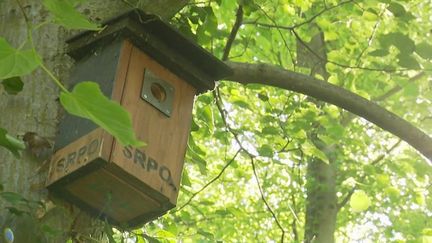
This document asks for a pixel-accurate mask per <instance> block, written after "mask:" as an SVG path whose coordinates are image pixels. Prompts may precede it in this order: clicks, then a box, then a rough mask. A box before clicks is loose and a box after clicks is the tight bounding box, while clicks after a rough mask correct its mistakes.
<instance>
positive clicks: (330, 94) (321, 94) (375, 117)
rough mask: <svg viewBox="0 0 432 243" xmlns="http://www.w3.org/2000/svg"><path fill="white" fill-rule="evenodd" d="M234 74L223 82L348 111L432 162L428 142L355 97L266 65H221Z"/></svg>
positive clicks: (391, 115) (406, 125)
mask: <svg viewBox="0 0 432 243" xmlns="http://www.w3.org/2000/svg"><path fill="white" fill-rule="evenodd" d="M225 63H226V64H228V65H229V66H230V67H231V68H232V69H233V70H234V73H233V75H231V76H230V77H227V78H226V79H227V80H230V81H234V82H239V83H242V84H250V83H259V84H264V85H270V86H274V87H279V88H282V89H286V90H291V91H295V92H299V93H302V94H305V95H308V96H310V97H313V98H316V99H318V100H321V101H324V102H327V103H330V104H333V105H336V106H338V107H341V108H343V109H345V110H347V111H350V112H352V113H354V114H356V115H358V116H360V117H363V118H365V119H366V120H368V121H370V122H372V123H374V124H375V125H377V126H379V127H381V128H382V129H384V130H387V131H389V132H391V133H393V134H394V135H396V136H398V137H399V138H401V139H402V140H404V141H405V142H407V143H408V144H410V145H411V146H412V147H414V148H415V149H416V150H417V151H418V152H420V153H421V154H422V155H424V156H425V157H426V158H427V159H428V160H429V161H432V138H431V137H429V136H428V135H427V134H426V133H424V132H423V131H421V130H420V129H419V128H417V127H415V126H413V125H412V124H411V123H409V122H408V121H406V120H404V119H402V118H401V117H399V116H397V115H396V114H394V113H392V112H390V111H388V110H386V109H385V108H383V107H381V106H379V105H377V104H376V103H375V102H373V101H369V100H367V99H365V98H363V97H361V96H359V95H357V94H355V93H352V92H350V91H348V90H346V89H343V88H340V87H338V86H335V85H333V84H330V83H327V82H324V81H322V80H319V79H316V78H313V77H309V76H307V75H303V74H300V73H296V72H292V71H289V70H285V69H283V68H280V67H276V66H273V65H269V64H252V63H238V62H230V61H227V62H225Z"/></svg>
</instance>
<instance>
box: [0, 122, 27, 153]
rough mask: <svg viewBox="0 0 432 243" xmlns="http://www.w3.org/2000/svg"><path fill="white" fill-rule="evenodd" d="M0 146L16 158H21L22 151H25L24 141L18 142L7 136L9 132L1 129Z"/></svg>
mask: <svg viewBox="0 0 432 243" xmlns="http://www.w3.org/2000/svg"><path fill="white" fill-rule="evenodd" d="M0 146H2V147H5V148H6V149H8V150H9V151H10V152H11V153H12V154H13V155H15V157H19V156H20V153H19V151H20V150H23V149H25V144H24V142H23V141H21V140H18V139H16V138H14V137H12V136H10V135H8V134H7V131H6V130H5V129H3V128H1V127H0Z"/></svg>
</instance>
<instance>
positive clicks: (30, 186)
mask: <svg viewBox="0 0 432 243" xmlns="http://www.w3.org/2000/svg"><path fill="white" fill-rule="evenodd" d="M20 2H21V3H22V5H23V6H24V9H25V11H26V13H27V15H28V16H29V18H30V19H31V20H32V22H33V23H34V24H38V23H41V22H43V21H45V20H47V18H49V14H48V13H47V11H46V10H45V9H44V8H43V6H42V4H41V2H42V1H34V0H20ZM126 2H127V1H122V0H89V1H87V2H86V3H85V4H82V5H81V6H79V9H80V10H81V12H82V13H84V14H86V15H87V16H89V17H90V18H91V19H93V20H95V21H101V20H104V19H107V18H110V17H113V16H115V15H118V14H120V13H122V12H124V11H126V10H127V9H128V8H130V7H131V5H130V4H127V3H126ZM129 2H133V4H136V5H137V6H139V7H140V8H142V9H144V10H145V11H147V12H152V13H156V14H158V15H160V16H161V17H163V18H169V17H170V16H172V15H173V14H175V13H176V12H177V11H178V10H179V9H181V8H182V7H183V6H184V5H185V4H186V3H187V2H188V1H187V0H161V1H150V0H146V1H142V0H141V1H129ZM76 32H77V31H68V30H65V29H63V28H62V27H59V26H57V25H52V24H49V25H45V26H43V27H42V28H40V29H39V30H38V31H35V32H34V41H35V44H36V47H37V49H38V51H39V53H40V54H41V56H42V57H43V61H44V62H45V63H46V64H47V66H48V67H49V68H50V69H51V70H53V71H54V73H55V74H56V75H57V76H58V77H59V78H60V79H61V80H67V76H68V73H69V69H70V68H71V67H72V61H71V59H70V58H68V57H67V56H66V55H65V40H66V39H67V38H68V37H70V36H71V35H73V34H74V33H76ZM0 36H2V37H4V38H5V39H6V40H7V41H8V42H10V43H11V44H12V45H14V46H15V47H18V46H19V45H20V44H21V43H23V42H24V40H25V39H26V28H25V22H24V18H23V15H22V13H21V11H20V9H19V7H18V5H17V3H16V0H3V1H0ZM23 80H24V83H25V85H24V90H23V91H22V92H21V93H19V94H18V95H16V96H12V95H6V94H5V93H4V92H1V93H0V111H1V115H0V127H3V128H5V129H7V130H8V132H9V133H10V134H11V135H21V136H22V135H23V134H25V133H26V132H35V133H37V134H38V135H39V136H42V137H45V138H47V139H48V141H50V142H51V143H52V141H53V140H54V138H55V136H56V127H57V123H58V118H59V116H61V113H60V112H59V111H60V108H59V102H58V99H57V98H58V94H59V90H58V88H57V87H56V85H54V83H53V82H52V81H51V80H50V79H49V78H48V76H47V75H45V74H44V73H43V72H42V71H41V70H37V71H35V72H34V73H32V74H31V75H28V76H27V77H24V79H23ZM50 152H51V151H48V152H47V153H45V156H42V158H41V157H39V158H36V157H35V156H33V155H31V153H30V152H29V151H26V152H24V154H23V157H22V158H20V159H16V158H14V157H13V156H12V154H11V153H9V152H8V151H7V150H5V149H3V148H1V149H0V158H1V160H0V184H2V185H3V187H4V191H10V192H17V193H19V194H21V195H23V196H25V197H26V198H27V199H30V200H36V201H40V200H44V201H45V202H46V201H48V200H50V199H49V198H48V193H47V191H46V190H45V189H44V187H43V184H44V182H45V176H46V175H45V173H46V171H44V170H40V171H38V168H39V167H40V166H41V164H42V161H43V160H44V159H45V158H47V155H49V153H50ZM61 204H62V203H57V204H56V206H55V207H51V206H50V207H49V210H48V211H47V212H43V210H42V211H32V210H35V208H33V209H32V210H30V214H31V215H22V216H20V217H17V216H16V215H13V214H10V213H9V212H8V211H7V210H6V209H5V206H9V205H6V204H5V202H4V201H3V200H1V199H0V232H2V231H3V228H4V227H10V228H11V229H12V230H13V231H14V232H15V237H16V240H15V242H18V243H19V242H65V239H66V238H67V237H68V235H70V234H74V235H75V236H76V239H79V238H80V239H82V240H83V241H85V242H88V241H89V238H87V240H85V239H86V237H96V238H98V237H100V230H99V233H98V232H97V231H98V230H95V229H96V228H94V227H93V226H92V220H90V219H89V218H87V216H86V215H85V214H84V213H81V212H79V210H77V209H74V208H72V207H70V206H69V205H61ZM47 205H52V204H47ZM34 216H35V217H34ZM44 225H47V226H49V227H50V228H52V229H55V230H58V232H52V234H51V237H50V238H46V236H44V233H46V229H47V227H46V226H44ZM43 227H45V231H44V228H43ZM84 229H85V230H84ZM98 229H99V228H98ZM91 232H93V233H91ZM94 232H96V233H94ZM45 235H46V234H45Z"/></svg>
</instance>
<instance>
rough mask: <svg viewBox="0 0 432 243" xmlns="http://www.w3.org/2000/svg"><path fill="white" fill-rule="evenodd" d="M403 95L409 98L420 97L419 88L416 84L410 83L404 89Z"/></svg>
mask: <svg viewBox="0 0 432 243" xmlns="http://www.w3.org/2000/svg"><path fill="white" fill-rule="evenodd" d="M403 94H404V95H405V96H409V97H417V96H418V95H419V87H418V86H417V84H415V83H409V84H407V85H406V86H405V87H404V88H403Z"/></svg>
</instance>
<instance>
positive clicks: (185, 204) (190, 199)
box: [174, 149, 242, 212]
mask: <svg viewBox="0 0 432 243" xmlns="http://www.w3.org/2000/svg"><path fill="white" fill-rule="evenodd" d="M241 151H242V149H239V150H237V152H236V153H235V155H234V156H233V157H232V159H231V160H230V161H228V163H226V164H225V166H224V167H223V168H222V170H221V171H220V172H219V174H218V175H217V176H215V177H214V178H213V179H211V180H210V181H209V182H207V184H205V185H204V186H203V187H202V188H201V189H199V190H198V191H196V192H194V193H193V194H192V196H191V197H190V198H189V199H188V200H187V202H186V203H184V204H183V205H182V206H181V207H179V208H178V209H176V210H175V211H174V212H178V211H180V210H182V209H183V208H184V207H186V206H187V205H189V203H191V202H192V199H194V198H195V197H196V196H197V195H198V194H199V193H201V192H202V191H204V190H205V189H206V188H207V187H209V186H210V185H211V184H212V183H213V182H215V181H217V180H218V179H219V178H220V177H221V176H222V175H223V173H224V172H225V170H226V169H227V168H228V167H229V166H230V165H231V164H232V163H233V162H234V161H235V159H236V158H237V156H238V155H239V153H240V152H241Z"/></svg>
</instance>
